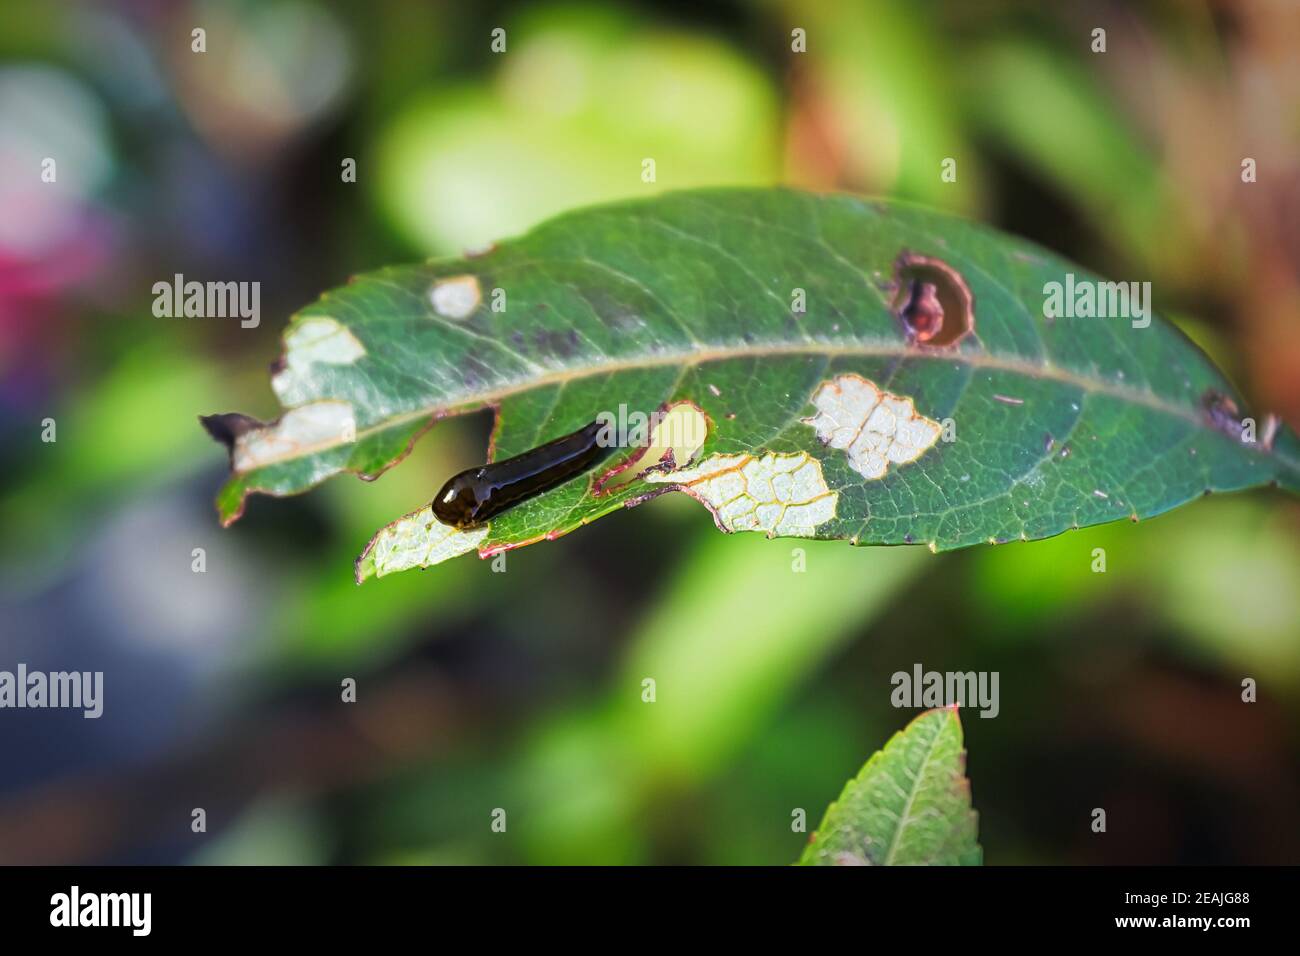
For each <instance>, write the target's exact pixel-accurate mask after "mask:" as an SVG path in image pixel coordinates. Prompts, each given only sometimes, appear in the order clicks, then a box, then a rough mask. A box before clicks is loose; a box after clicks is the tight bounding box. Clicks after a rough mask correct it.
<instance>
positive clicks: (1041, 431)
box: [208, 190, 1300, 580]
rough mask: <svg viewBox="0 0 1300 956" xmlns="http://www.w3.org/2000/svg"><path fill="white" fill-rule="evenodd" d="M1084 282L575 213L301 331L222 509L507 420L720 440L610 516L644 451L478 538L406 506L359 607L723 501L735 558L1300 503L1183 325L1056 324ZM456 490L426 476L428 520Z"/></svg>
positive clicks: (796, 212) (729, 223)
mask: <svg viewBox="0 0 1300 956" xmlns="http://www.w3.org/2000/svg"><path fill="white" fill-rule="evenodd" d="M904 255H907V256H911V257H913V259H915V257H918V256H921V257H928V258H929V259H931V260H938V261H940V262H941V263H942V266H941V267H940V266H936V267H933V268H932V269H931V270H930V271H929V272H928V273H926V276H924V278H929V279H933V280H934V281H935V283H936V284H937V285H938V287H939V292H940V295H939V298H940V302H941V304H942V305H943V306H944V309H945V314H946V318H945V320H944V322H945V324H944V330H946V331H951V330H952V329H958V330H960V327H961V324H962V322H963V321H964V317H963V316H962V315H960V314H959V313H960V312H962V309H961V308H960V306H961V302H962V295H961V287H962V286H963V285H964V286H965V287H967V288H968V289H969V292H970V295H971V296H972V297H973V322H974V327H973V329H972V330H971V332H970V334H968V335H966V336H965V337H964V338H961V339H960V340H959V341H957V342H956V343H955V344H951V345H946V346H941V347H935V346H932V345H928V344H924V343H922V342H918V341H916V339H918V338H923V337H924V336H918V335H914V334H909V331H908V329H907V328H905V325H904V323H903V321H902V320H901V319H900V316H899V313H900V312H901V311H903V310H902V308H901V306H902V305H903V304H904V302H907V301H909V300H915V301H920V302H921V304H925V302H924V297H921V299H919V300H917V299H916V297H915V296H914V295H913V296H909V295H908V294H907V290H909V289H912V290H913V291H915V288H916V287H914V286H913V284H912V283H911V282H906V281H905V282H904V283H903V284H902V288H903V291H902V292H900V291H899V286H898V283H897V279H898V275H897V274H896V271H897V270H898V269H899V263H900V261H904V260H902V259H901V258H900V257H902V256H904ZM908 261H911V260H908ZM1070 274H1072V275H1073V276H1074V279H1075V282H1076V285H1077V284H1078V283H1079V282H1084V281H1100V280H1096V278H1095V277H1094V276H1091V275H1090V274H1088V273H1087V272H1086V271H1085V270H1083V269H1080V268H1078V267H1076V266H1073V265H1072V264H1070V263H1068V262H1066V261H1064V260H1061V259H1059V258H1056V257H1054V256H1052V255H1050V254H1049V253H1046V252H1044V251H1042V250H1041V249H1039V248H1037V247H1035V246H1032V245H1031V244H1029V243H1026V242H1023V241H1020V240H1017V239H1013V238H1009V237H1006V236H1003V235H1001V234H999V233H997V232H995V231H993V230H990V229H988V228H986V227H982V226H979V225H977V224H973V223H969V222H966V221H963V220H960V219H955V218H952V217H950V216H947V215H944V214H941V213H938V212H934V211H931V210H927V209H923V208H919V207H915V206H911V205H905V204H895V203H883V202H873V201H867V200H863V199H859V198H855V197H851V196H814V195H809V194H804V193H798V192H791V191H787V190H712V191H700V192H687V193H677V194H672V195H668V196H663V197H659V198H655V199H650V200H644V201H638V202H628V203H621V204H615V205H610V206H605V207H598V208H594V209H588V210H583V211H579V212H575V213H571V214H568V215H565V216H561V217H559V218H557V219H554V220H552V221H550V222H549V223H547V224H545V225H543V226H541V227H539V228H537V229H535V230H533V231H532V232H531V233H529V234H528V235H526V236H524V237H522V238H520V239H516V240H512V241H509V242H503V243H502V244H501V245H499V246H497V247H495V248H493V249H490V250H488V251H486V252H484V253H481V254H478V255H474V256H468V257H466V258H463V259H457V260H450V261H435V262H431V263H428V264H424V265H415V266H404V267H398V268H391V269H386V270H382V271H380V272H377V273H373V274H370V275H366V276H362V277H359V278H358V279H356V280H354V281H353V282H351V283H349V284H348V285H346V286H344V287H342V288H340V289H336V290H334V291H332V292H329V293H326V294H325V295H324V296H323V297H322V298H321V299H320V300H319V301H318V302H317V303H315V304H313V305H310V306H308V307H307V308H305V309H303V310H302V311H301V312H300V313H299V314H298V315H297V316H295V317H294V319H293V321H292V322H291V323H290V325H289V328H288V329H287V331H286V333H285V354H284V356H283V357H282V358H281V359H280V361H279V362H278V363H277V365H276V371H275V374H274V375H273V378H272V385H273V387H274V389H275V391H276V393H277V395H278V397H279V399H280V401H281V403H282V404H283V405H284V406H285V408H286V409H287V411H286V412H285V414H284V416H283V417H282V418H281V419H280V420H279V421H278V423H277V424H274V425H270V426H267V425H263V424H262V423H260V422H256V421H255V420H252V419H248V418H245V417H243V416H219V417H217V418H214V419H209V420H208V423H209V427H210V430H211V431H213V432H214V434H217V435H218V436H220V437H222V438H224V439H225V440H226V441H227V443H228V444H229V445H230V446H231V448H232V463H233V465H234V473H233V474H232V476H231V478H230V480H229V481H228V482H227V483H226V485H225V486H224V487H223V488H222V490H221V492H220V494H219V495H218V507H219V510H220V513H221V516H222V520H223V521H224V522H225V523H229V522H231V521H233V520H234V519H235V518H237V517H238V516H239V514H240V512H241V511H242V508H243V502H244V499H245V497H246V496H247V495H248V494H249V493H251V492H254V491H260V492H264V493H268V494H274V495H285V494H293V493H297V492H301V491H305V490H307V489H308V488H311V487H312V486H314V485H316V484H317V483H319V482H321V481H323V480H324V479H325V478H328V477H330V476H331V475H334V474H337V473H339V472H342V471H351V472H354V473H357V474H361V475H363V476H375V475H377V474H379V473H381V472H382V471H383V470H384V469H386V468H388V467H390V466H391V465H393V464H395V463H396V462H398V461H400V460H401V458H402V457H403V456H404V455H405V453H406V452H407V451H408V450H409V448H410V446H411V444H412V443H413V442H414V441H415V440H416V439H417V438H418V437H419V436H420V434H421V433H422V432H423V431H424V430H426V429H427V428H428V427H430V426H431V425H432V424H433V423H434V422H436V421H437V420H438V419H440V418H442V417H445V416H448V415H454V414H459V413H463V412H465V411H468V410H472V409H477V408H482V407H485V406H488V407H493V408H495V409H496V412H497V420H496V428H495V431H494V440H493V453H494V456H495V458H497V459H501V458H505V457H509V456H513V455H517V454H519V453H521V452H523V451H526V450H528V449H531V448H533V447H535V446H537V445H539V444H542V443H544V442H546V441H549V440H551V439H553V438H556V437H559V436H562V435H565V434H568V433H570V432H573V431H576V430H577V429H579V428H581V427H582V426H584V425H586V424H588V423H589V422H591V421H592V420H593V419H594V418H596V416H597V414H598V413H600V412H608V413H611V414H618V413H619V412H620V410H622V411H623V412H624V415H623V420H624V421H625V422H627V423H634V422H635V416H636V415H638V414H640V415H650V414H651V413H654V412H656V411H657V410H660V409H664V408H666V407H669V406H670V405H673V404H674V403H681V404H677V405H676V407H677V409H678V410H679V411H682V412H683V414H684V416H685V417H686V418H690V417H691V416H694V417H695V419H697V420H698V421H702V422H703V423H704V424H705V426H706V428H707V433H706V434H705V435H704V438H703V444H702V446H700V447H698V448H694V447H691V448H686V449H684V448H682V447H678V449H677V453H676V455H675V457H674V460H673V462H669V463H665V464H664V465H663V466H662V467H660V468H659V469H656V470H655V471H654V472H649V473H643V474H640V476H639V477H636V478H633V479H632V480H630V481H625V482H624V483H623V484H621V485H618V486H617V487H605V488H603V489H601V490H600V492H599V493H598V492H597V490H596V489H597V485H596V481H597V479H598V478H599V477H600V476H601V475H602V473H603V472H604V470H605V469H606V468H616V467H620V466H623V465H626V464H628V463H629V461H630V460H631V459H632V458H634V457H636V456H637V455H640V454H641V451H640V450H635V449H633V450H629V449H622V450H620V451H618V452H616V453H615V454H614V456H613V457H612V458H611V459H609V460H608V461H607V462H606V463H605V464H604V465H602V466H601V467H600V468H597V469H595V470H594V471H593V472H591V473H589V474H587V475H583V476H581V477H577V478H574V479H572V480H569V481H568V482H567V483H565V484H562V485H560V486H559V487H557V488H554V489H552V490H550V491H548V492H546V493H545V494H542V495H540V496H537V497H535V498H533V499H531V500H528V501H526V502H524V503H522V504H520V505H518V506H517V507H515V508H512V509H510V510H508V511H505V512H503V513H502V514H500V515H498V516H496V517H494V518H492V519H491V521H490V522H489V523H488V524H487V525H485V526H481V527H479V528H476V529H472V530H469V531H452V530H451V529H449V528H447V527H446V526H443V525H441V524H439V523H438V522H436V521H435V520H433V519H432V517H431V515H430V512H429V509H428V507H427V504H426V503H422V502H409V501H405V502H394V509H393V513H394V514H399V513H400V512H401V511H404V510H406V509H408V508H410V507H412V506H413V505H416V504H426V506H425V507H423V508H422V509H421V510H417V511H414V512H411V514H409V515H407V516H406V518H404V519H399V520H398V521H395V522H394V523H393V524H391V525H389V526H388V527H387V528H385V529H383V530H381V532H380V533H379V534H378V535H377V536H376V538H375V540H374V541H372V543H371V546H370V547H368V548H367V549H366V551H365V553H364V554H363V555H362V557H361V559H359V561H358V563H357V577H358V580H363V579H365V578H366V577H369V576H371V575H382V574H386V573H391V572H393V571H398V570H403V569H405V568H408V567H416V566H425V565H428V564H432V563H436V562H437V561H440V560H444V559H446V558H448V557H452V556H454V555H457V554H462V553H465V552H468V551H471V550H478V551H479V553H480V554H481V555H490V554H493V553H495V552H497V551H500V550H504V549H507V548H513V547H518V546H520V545H523V544H529V543H532V542H534V541H539V540H544V539H548V538H554V537H556V536H558V535H561V534H565V533H567V532H569V531H572V530H574V529H576V528H578V527H580V526H581V525H583V524H586V523H587V522H590V521H593V520H595V519H597V518H599V517H601V516H602V515H605V514H608V513H609V512H611V511H616V510H618V509H620V508H623V507H630V506H633V505H636V504H639V503H641V502H642V501H645V500H647V499H648V498H650V497H653V496H655V495H657V494H660V493H663V492H665V491H671V490H685V491H687V492H688V493H690V494H692V495H693V496H694V497H696V498H698V499H700V500H702V501H707V502H709V503H710V509H711V510H712V511H714V514H715V522H716V523H717V525H718V526H719V528H722V529H723V530H742V529H753V530H761V531H765V532H767V533H769V534H771V535H806V536H811V537H817V538H840V539H847V540H849V541H851V542H852V543H854V544H910V543H924V544H927V545H929V546H930V548H931V549H932V550H943V549H949V548H956V547H962V546H966V545H971V544H977V543H981V542H999V541H1007V540H1014V539H1026V540H1028V539H1034V538H1042V537H1047V536H1050V535H1054V534H1058V533H1060V532H1062V531H1064V530H1066V529H1069V528H1074V527H1079V526H1083V525H1092V524H1098V523H1102V522H1106V521H1112V520H1116V519H1119V518H1129V519H1133V520H1136V519H1138V518H1142V517H1147V516H1150V515H1155V514H1159V513H1161V512H1163V511H1166V510H1168V509H1170V508H1173V507H1176V506H1177V505H1180V504H1182V503H1184V502H1186V501H1189V500H1191V499H1192V498H1195V497H1198V496H1200V495H1202V494H1205V493H1207V492H1210V491H1231V490H1237V489H1242V488H1249V487H1254V486H1262V485H1267V484H1276V485H1281V486H1284V487H1286V488H1288V489H1290V490H1293V491H1295V490H1300V443H1298V442H1297V440H1296V437H1295V435H1294V434H1293V433H1292V432H1290V431H1289V430H1287V429H1286V428H1282V427H1274V425H1275V421H1273V420H1269V419H1265V418H1264V417H1262V416H1261V417H1259V418H1257V419H1254V421H1255V422H1257V423H1258V424H1257V425H1255V426H1253V428H1254V431H1255V434H1256V437H1257V440H1256V441H1254V442H1248V441H1244V440H1243V436H1245V435H1246V434H1247V433H1246V432H1245V431H1243V424H1244V423H1245V419H1244V416H1245V415H1246V414H1247V412H1246V411H1245V408H1244V404H1243V402H1242V400H1241V399H1240V397H1239V396H1238V395H1237V394H1236V393H1235V392H1234V390H1233V389H1232V388H1231V386H1229V385H1228V383H1227V382H1226V381H1225V380H1224V378H1223V376H1222V375H1221V374H1220V373H1219V372H1218V371H1217V370H1216V369H1215V368H1214V367H1213V366H1212V365H1211V363H1210V362H1209V361H1208V360H1207V359H1206V358H1205V356H1204V355H1203V354H1202V353H1201V352H1200V351H1199V350H1198V349H1197V348H1196V347H1195V346H1194V345H1193V344H1192V343H1191V342H1190V341H1188V340H1187V338H1186V337H1185V336H1183V335H1182V334H1181V333H1180V332H1179V331H1178V330H1177V329H1175V328H1174V327H1173V326H1172V325H1169V324H1167V323H1165V322H1164V321H1162V320H1161V319H1159V318H1158V317H1157V318H1154V319H1152V320H1151V321H1150V324H1149V325H1148V326H1146V327H1141V328H1139V327H1135V323H1134V322H1131V321H1130V320H1129V319H1125V318H1065V317H1058V318H1047V317H1045V314H1044V312H1045V308H1044V303H1045V298H1046V296H1045V291H1046V290H1047V288H1048V284H1049V283H1053V282H1057V283H1065V282H1066V281H1067V275H1070ZM903 278H904V279H909V278H911V276H910V275H904V276H903ZM1127 278H1132V277H1126V281H1127ZM800 304H802V305H803V310H802V311H801V310H800V309H799V308H798V307H797V306H798V305H800ZM914 304H915V303H914ZM1147 305H1148V307H1149V301H1148V303H1147ZM912 331H913V332H915V328H913V330H912ZM933 341H934V342H939V341H941V337H936V338H934V339H933ZM881 393H884V395H883V403H882V404H883V406H884V407H890V408H892V411H893V417H891V415H886V414H884V412H881V411H880V410H879V409H878V410H877V412H876V413H875V414H876V415H877V417H879V418H880V421H877V419H876V418H873V419H872V422H871V423H869V424H868V425H867V427H866V428H865V429H863V428H861V427H860V426H862V422H861V421H860V420H855V419H854V417H853V416H854V414H855V413H860V412H861V411H862V408H865V407H866V406H861V407H858V406H854V405H853V403H852V402H849V403H848V405H849V406H851V407H846V405H845V402H846V401H847V399H848V397H850V396H862V395H876V396H877V397H881ZM695 409H698V410H699V413H700V414H702V415H703V416H704V418H703V419H700V418H699V414H697V413H696V412H695V411H694V410H695ZM1238 409H1240V410H1238ZM881 422H883V424H882V423H881ZM832 426H838V431H834V430H833V428H832ZM863 434H866V435H867V436H868V438H870V439H871V440H872V441H879V442H881V443H882V445H884V444H887V443H888V441H890V440H891V438H892V440H894V442H895V443H894V445H893V448H892V459H891V458H889V457H888V456H886V457H885V458H880V457H872V456H870V455H866V454H863V453H862V449H861V447H860V446H851V447H849V448H844V447H835V445H836V444H837V441H836V438H837V436H839V437H845V438H852V437H853V436H855V435H857V436H861V435H863ZM822 438H829V439H831V443H830V444H829V445H828V444H823V441H822V440H821V439H822ZM838 444H840V445H843V444H845V442H842V441H841V442H838ZM692 451H693V452H694V455H693V457H691V456H690V454H689V453H690V452H692ZM656 454H657V453H656ZM687 458H690V460H689V461H687V460H686V459H687ZM645 463H646V462H644V461H642V462H641V463H640V464H638V467H637V468H632V469H630V470H628V471H627V472H625V473H624V474H625V475H627V476H631V475H634V474H637V473H638V471H639V469H640V465H641V464H645ZM674 465H675V466H676V470H672V469H673V467H674ZM446 477H448V476H445V475H431V476H429V478H430V480H429V496H430V497H432V495H433V494H434V492H435V491H436V490H437V488H438V486H439V484H440V483H441V481H442V480H443V479H444V478H446ZM724 502H729V504H728V505H726V506H725V507H724V506H722V505H723V503H724Z"/></svg>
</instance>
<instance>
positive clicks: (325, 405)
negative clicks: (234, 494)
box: [230, 401, 357, 473]
mask: <svg viewBox="0 0 1300 956" xmlns="http://www.w3.org/2000/svg"><path fill="white" fill-rule="evenodd" d="M356 440H357V420H356V416H355V415H353V413H352V405H351V404H350V403H348V402H338V401H325V402H312V403H311V404H310V405H300V406H299V407H298V408H291V409H289V410H288V411H287V412H285V413H284V415H282V416H281V417H280V420H279V421H278V422H275V423H274V424H271V425H267V426H265V427H264V428H256V429H253V430H252V431H249V432H245V433H244V434H242V435H240V436H239V437H238V438H236V439H235V444H234V447H233V448H232V449H231V453H230V462H231V467H232V468H233V469H234V471H235V472H236V473H242V472H245V471H251V470H252V469H254V468H260V467H261V466H262V465H270V464H274V463H275V462H277V461H280V460H282V459H284V458H290V457H296V456H301V455H304V454H308V453H310V452H312V451H318V450H321V449H324V448H330V447H333V446H335V445H339V444H348V443H350V442H354V441H356Z"/></svg>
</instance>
